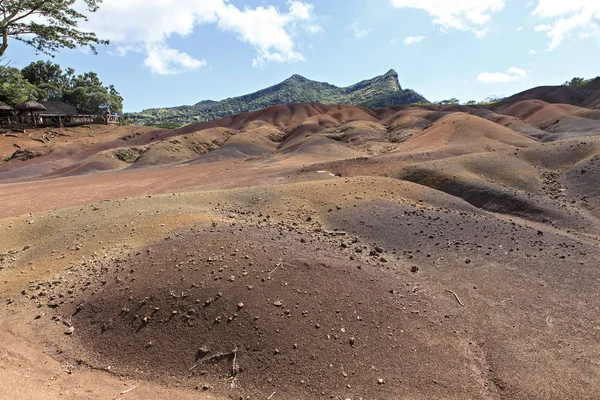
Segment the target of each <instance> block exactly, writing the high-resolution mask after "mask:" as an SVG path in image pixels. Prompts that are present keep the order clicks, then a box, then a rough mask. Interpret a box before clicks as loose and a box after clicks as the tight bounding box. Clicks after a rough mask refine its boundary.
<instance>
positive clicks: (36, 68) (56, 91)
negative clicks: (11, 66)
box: [21, 61, 69, 100]
mask: <svg viewBox="0 0 600 400" xmlns="http://www.w3.org/2000/svg"><path fill="white" fill-rule="evenodd" d="M21 74H22V75H23V78H25V79H27V80H28V81H29V82H30V83H32V84H33V85H35V86H37V88H38V89H39V91H38V92H39V93H40V95H41V97H40V100H61V98H62V92H63V91H64V90H65V88H66V85H67V83H68V81H69V77H68V76H67V75H66V74H65V73H63V70H62V68H61V67H60V65H58V64H54V63H52V62H50V61H46V62H44V61H37V62H32V63H31V64H29V65H28V66H26V67H25V68H23V69H22V70H21Z"/></svg>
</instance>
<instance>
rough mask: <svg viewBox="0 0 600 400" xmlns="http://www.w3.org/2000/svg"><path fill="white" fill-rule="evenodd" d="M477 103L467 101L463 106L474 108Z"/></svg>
mask: <svg viewBox="0 0 600 400" xmlns="http://www.w3.org/2000/svg"><path fill="white" fill-rule="evenodd" d="M475 105H477V102H476V101H475V100H469V101H467V102H466V103H465V106H475Z"/></svg>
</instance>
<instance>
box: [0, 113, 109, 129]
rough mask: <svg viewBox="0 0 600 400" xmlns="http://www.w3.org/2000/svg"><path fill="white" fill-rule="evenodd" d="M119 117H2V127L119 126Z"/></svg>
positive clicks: (0, 122) (81, 115) (89, 115)
mask: <svg viewBox="0 0 600 400" xmlns="http://www.w3.org/2000/svg"><path fill="white" fill-rule="evenodd" d="M119 122H120V120H119V116H117V115H94V114H78V115H33V116H32V115H21V116H4V117H0V125H3V126H21V127H23V126H24V127H36V126H39V127H46V126H59V127H60V126H77V125H85V124H104V125H111V124H119Z"/></svg>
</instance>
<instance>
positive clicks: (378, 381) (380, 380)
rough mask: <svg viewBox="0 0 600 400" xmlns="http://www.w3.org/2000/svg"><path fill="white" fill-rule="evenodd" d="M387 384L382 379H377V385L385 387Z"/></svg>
mask: <svg viewBox="0 0 600 400" xmlns="http://www.w3.org/2000/svg"><path fill="white" fill-rule="evenodd" d="M384 383H385V381H384V380H383V379H381V378H379V379H377V384H378V385H383V384H384Z"/></svg>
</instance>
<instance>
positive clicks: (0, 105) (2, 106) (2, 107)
mask: <svg viewBox="0 0 600 400" xmlns="http://www.w3.org/2000/svg"><path fill="white" fill-rule="evenodd" d="M0 110H1V111H14V108H12V107H11V106H9V105H8V104H6V103H3V102H1V101H0Z"/></svg>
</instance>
